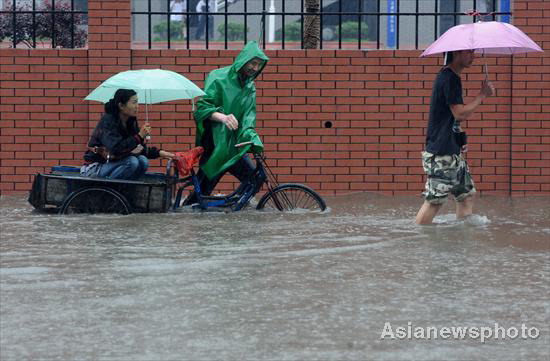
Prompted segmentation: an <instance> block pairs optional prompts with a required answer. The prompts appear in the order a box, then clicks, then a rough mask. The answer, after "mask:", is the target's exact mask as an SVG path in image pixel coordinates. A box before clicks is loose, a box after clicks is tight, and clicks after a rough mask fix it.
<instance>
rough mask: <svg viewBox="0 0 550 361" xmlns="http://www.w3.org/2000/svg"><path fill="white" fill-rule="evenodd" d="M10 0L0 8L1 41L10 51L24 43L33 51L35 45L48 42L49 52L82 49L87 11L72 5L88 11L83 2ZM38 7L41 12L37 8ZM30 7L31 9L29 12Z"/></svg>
mask: <svg viewBox="0 0 550 361" xmlns="http://www.w3.org/2000/svg"><path fill="white" fill-rule="evenodd" d="M31 1H32V3H30V4H29V2H30V1H29V0H26V1H25V0H11V1H8V2H4V7H3V8H0V41H5V40H6V39H7V40H8V41H9V42H10V43H11V46H12V47H14V48H15V47H17V45H18V44H20V43H24V44H26V45H27V46H28V47H32V48H36V47H37V41H42V42H44V41H48V40H49V44H50V46H51V47H52V48H56V47H64V48H76V47H84V46H85V45H86V42H87V22H88V21H87V14H88V12H87V11H86V10H83V9H81V10H77V9H76V8H75V3H79V4H80V5H82V4H83V6H81V7H84V8H87V1H86V2H83V1H82V0H40V1H39V0H31ZM37 3H40V5H41V6H40V9H38V8H37ZM29 7H30V9H29Z"/></svg>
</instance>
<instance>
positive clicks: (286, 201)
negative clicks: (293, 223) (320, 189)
mask: <svg viewBox="0 0 550 361" xmlns="http://www.w3.org/2000/svg"><path fill="white" fill-rule="evenodd" d="M326 208H327V205H326V204H325V201H324V200H323V198H321V196H320V195H319V194H317V192H315V191H314V190H313V189H311V188H309V187H306V186H305V185H302V184H292V183H289V184H281V185H279V186H277V187H275V188H273V189H272V190H271V191H269V192H267V193H266V194H264V196H263V197H262V198H261V199H260V201H259V202H258V205H257V206H256V209H272V210H279V211H281V212H286V211H292V210H295V209H305V210H310V211H324V210H325V209H326Z"/></svg>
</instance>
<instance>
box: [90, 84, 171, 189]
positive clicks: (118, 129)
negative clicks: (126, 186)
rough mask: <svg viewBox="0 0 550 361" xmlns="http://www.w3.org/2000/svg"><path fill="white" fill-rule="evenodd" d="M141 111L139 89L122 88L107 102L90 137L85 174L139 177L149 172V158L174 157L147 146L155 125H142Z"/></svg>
mask: <svg viewBox="0 0 550 361" xmlns="http://www.w3.org/2000/svg"><path fill="white" fill-rule="evenodd" d="M137 113H138V98H137V94H136V92H135V91H134V90H130V89H118V90H117V91H116V92H115V95H114V97H113V98H112V99H111V100H109V102H107V104H105V114H104V115H103V117H102V118H101V120H100V121H99V123H98V124H97V126H96V127H95V129H94V131H93V133H92V136H91V137H90V141H89V142H88V147H89V149H88V150H87V151H86V153H85V154H84V160H85V161H86V163H85V164H84V165H83V166H82V168H81V169H80V174H81V175H85V176H95V177H101V178H110V179H130V180H135V179H138V178H139V177H141V176H142V175H143V174H145V171H147V167H148V166H149V159H156V158H159V157H160V158H173V157H174V154H172V153H169V152H166V151H164V150H160V149H157V148H156V147H150V146H148V145H147V136H148V135H149V133H150V132H151V126H150V125H149V123H145V124H143V125H142V126H141V128H140V127H139V126H138V122H137V119H136V116H137Z"/></svg>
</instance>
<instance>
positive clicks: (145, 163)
mask: <svg viewBox="0 0 550 361" xmlns="http://www.w3.org/2000/svg"><path fill="white" fill-rule="evenodd" d="M148 167H149V160H148V159H147V157H146V156H144V155H138V156H135V155H131V156H129V157H126V158H124V159H121V160H118V161H116V162H109V163H105V164H102V165H101V169H100V170H99V174H98V176H99V177H102V178H111V179H138V178H139V177H141V176H142V175H144V174H145V171H147V168H148Z"/></svg>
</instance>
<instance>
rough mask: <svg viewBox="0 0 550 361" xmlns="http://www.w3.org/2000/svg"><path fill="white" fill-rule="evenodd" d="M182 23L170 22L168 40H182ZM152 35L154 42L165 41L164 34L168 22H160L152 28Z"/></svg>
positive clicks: (183, 31) (166, 30)
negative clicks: (154, 35)
mask: <svg viewBox="0 0 550 361" xmlns="http://www.w3.org/2000/svg"><path fill="white" fill-rule="evenodd" d="M185 31H186V30H185V22H184V21H175V20H172V21H170V39H171V40H183V34H184V33H185ZM153 33H155V34H156V37H155V41H164V40H167V36H166V34H168V21H162V22H160V23H158V24H157V25H155V26H153Z"/></svg>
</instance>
